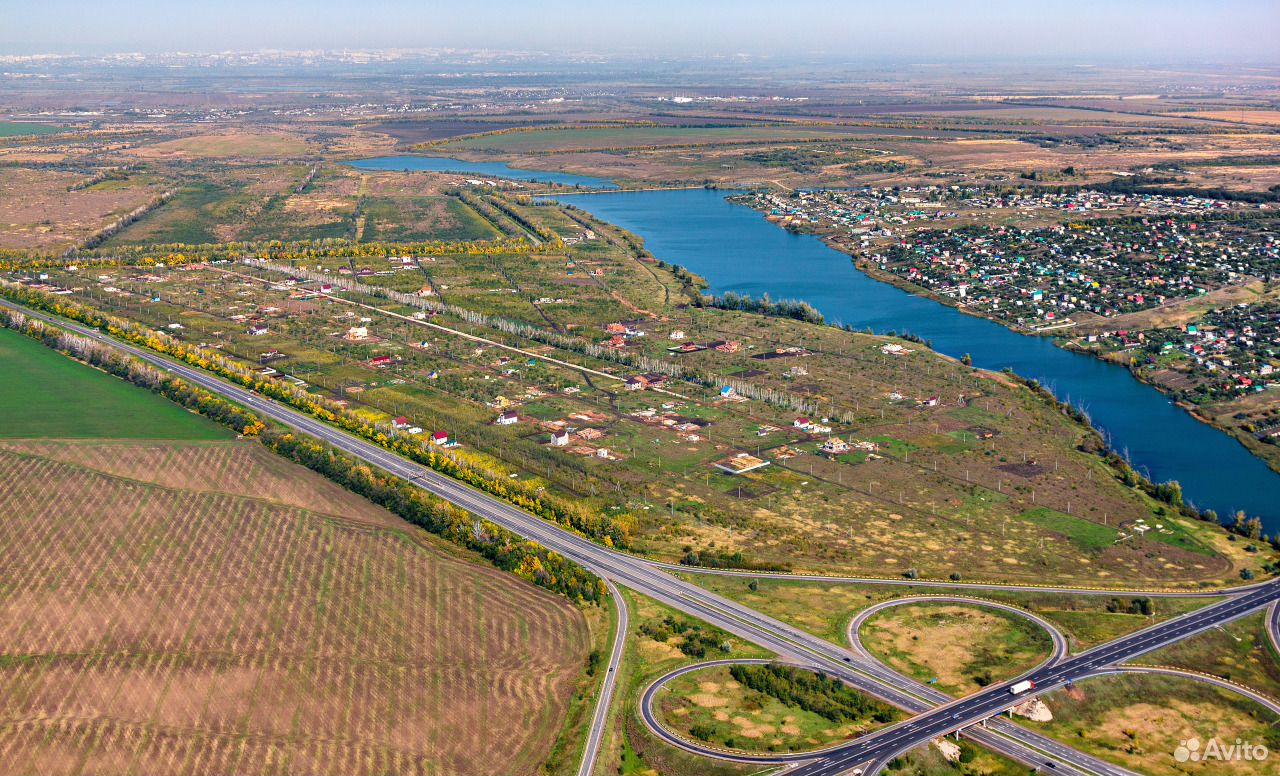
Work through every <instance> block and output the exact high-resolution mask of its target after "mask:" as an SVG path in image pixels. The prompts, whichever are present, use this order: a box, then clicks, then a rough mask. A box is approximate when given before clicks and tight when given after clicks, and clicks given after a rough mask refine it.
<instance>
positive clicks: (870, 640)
mask: <svg viewBox="0 0 1280 776" xmlns="http://www.w3.org/2000/svg"><path fill="white" fill-rule="evenodd" d="M859 635H860V636H861V638H862V643H863V646H865V647H866V648H867V649H868V651H870V652H871V653H872V654H873V655H876V656H877V657H879V658H881V659H882V660H884V661H885V662H886V663H888V664H889V665H890V666H892V667H893V668H895V669H897V670H898V671H901V672H902V673H904V674H906V675H908V676H912V677H914V678H916V679H919V680H921V681H926V682H928V681H931V680H935V679H936V681H933V684H934V685H935V686H937V688H938V689H940V690H942V691H943V692H946V693H951V694H952V695H967V694H969V693H971V692H975V691H977V690H979V689H981V688H983V687H986V686H987V685H989V684H992V683H994V682H1002V681H1004V680H1005V679H1010V678H1012V677H1014V676H1017V675H1018V674H1021V673H1022V672H1024V671H1027V670H1028V669H1030V668H1032V667H1034V666H1035V665H1036V664H1037V663H1039V662H1040V661H1042V660H1044V659H1045V658H1046V657H1048V656H1049V649H1050V643H1049V637H1048V635H1047V634H1045V632H1044V631H1043V630H1041V629H1040V628H1039V627H1037V626H1036V625H1034V624H1032V623H1030V622H1028V621H1026V620H1023V619H1022V618H1020V617H1017V616H1016V615H1012V614H1007V613H1005V612H1002V611H998V610H995V609H986V608H983V607H980V606H966V605H963V604H951V603H918V604H903V605H902V606H895V607H891V608H889V609H886V610H884V611H882V612H880V613H878V614H876V615H874V616H872V617H871V619H869V620H867V622H866V623H864V624H863V626H862V633H861V634H859Z"/></svg>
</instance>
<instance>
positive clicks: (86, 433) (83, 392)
mask: <svg viewBox="0 0 1280 776" xmlns="http://www.w3.org/2000/svg"><path fill="white" fill-rule="evenodd" d="M0 364H2V365H3V368H0V438H6V439H39V438H50V439H57V438H62V439H89V438H103V439H225V438H227V437H229V436H230V433H229V432H227V431H225V430H223V429H222V428H221V427H220V426H217V425H214V424H213V423H212V422H210V421H208V420H205V419H204V418H202V417H200V416H199V415H194V414H192V413H190V412H187V411H186V410H184V409H182V408H181V407H179V406H178V405H176V404H173V403H171V402H169V401H167V400H165V399H162V398H160V397H159V396H156V395H154V394H151V393H149V392H147V391H145V390H143V389H141V388H138V387H136V386H133V385H130V384H129V383H126V382H124V381H123V380H119V379H117V378H115V377H112V376H110V375H107V374H104V373H102V372H99V371H97V370H95V369H91V368H90V367H87V366H84V365H83V364H79V363H77V362H75V361H73V360H71V359H70V358H67V357H66V356H64V355H62V354H61V353H57V352H55V351H52V350H50V349H48V348H46V347H45V346H44V345H41V344H40V343H38V342H36V341H35V340H31V339H28V338H27V337H24V336H23V335H21V334H18V333H17V332H14V331H10V330H9V329H0Z"/></svg>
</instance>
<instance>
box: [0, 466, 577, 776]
mask: <svg viewBox="0 0 1280 776" xmlns="http://www.w3.org/2000/svg"><path fill="white" fill-rule="evenodd" d="M132 444H133V443H131V446H132ZM224 444H225V445H226V446H227V447H228V448H229V449H230V450H232V451H240V452H244V448H245V447H246V446H247V445H246V443H234V442H228V443H224ZM107 447H108V448H109V445H108V446H107ZM19 449H20V448H19ZM44 450H45V447H42V446H41V445H38V444H36V445H33V446H32V448H31V449H30V450H22V451H21V452H19V451H18V449H15V448H14V446H13V445H10V446H9V447H8V448H6V449H5V450H3V451H0V467H2V468H3V470H4V471H5V472H6V473H8V480H7V481H8V482H10V483H19V484H20V485H19V486H18V487H8V488H6V489H5V490H4V491H3V493H0V513H3V514H4V515H5V516H6V517H5V520H4V521H3V522H2V523H0V580H3V581H2V582H0V612H2V613H3V614H2V615H0V616H2V617H3V620H4V622H5V623H6V628H5V632H4V635H3V636H0V699H3V700H0V707H2V710H0V772H4V773H30V772H43V773H106V772H111V773H157V774H163V773H192V772H212V773H246V774H247V773H291V772H307V773H372V772H396V773H442V772H443V773H530V772H534V771H536V770H537V769H538V767H539V766H540V764H541V763H542V761H543V759H544V758H545V757H546V755H547V753H548V752H549V751H550V748H551V745H552V743H553V741H554V739H555V737H556V735H557V733H558V732H559V729H560V725H561V721H562V719H563V715H564V713H565V709H566V706H567V703H568V701H569V696H570V695H571V693H572V691H573V688H574V685H575V681H576V679H577V677H578V674H579V671H580V669H581V667H582V665H583V662H584V660H585V657H586V652H587V650H588V648H589V637H588V634H587V629H586V626H585V622H584V620H583V618H582V616H581V615H580V614H579V613H578V612H576V611H575V610H574V609H573V607H572V606H571V605H570V604H568V603H567V602H565V601H563V600H561V599H559V598H556V597H554V596H552V595H550V594H547V593H544V592H542V591H540V590H538V589H537V588H535V587H533V586H531V585H528V584H525V583H524V582H521V581H519V580H517V579H515V578H513V577H511V576H508V575H505V574H502V573H501V572H498V571H496V570H493V569H490V568H486V567H483V566H480V565H477V564H474V563H470V562H468V561H466V560H462V559H459V558H458V557H455V556H452V555H451V554H450V553H448V552H446V550H444V549H442V548H441V547H439V546H438V545H437V544H436V543H434V542H432V541H429V540H428V538H427V537H424V536H423V535H422V534H421V533H420V532H417V531H415V530H414V529H411V528H409V527H408V526H404V527H403V528H387V527H385V526H388V525H394V524H395V523H396V522H397V521H396V519H395V518H394V516H392V515H390V514H388V513H385V512H383V511H382V510H380V509H378V508H376V507H374V506H373V505H372V504H368V503H363V504H362V505H361V507H360V508H357V507H356V505H352V504H344V505H342V506H341V511H342V512H343V515H342V517H333V516H326V515H322V514H320V513H317V512H314V511H311V510H308V509H302V508H298V507H297V506H293V505H291V504H289V503H287V502H288V501H306V500H308V498H311V499H322V498H323V497H324V496H325V495H326V494H325V492H324V491H325V488H326V487H327V483H320V484H319V485H317V487H318V489H319V491H318V493H317V494H315V495H314V496H310V497H308V496H306V495H305V494H302V495H300V494H298V493H297V492H296V491H297V489H299V488H302V487H305V485H307V484H314V483H317V482H318V480H317V478H316V477H315V475H312V474H310V473H309V472H306V471H305V470H302V469H300V468H296V467H290V468H294V472H293V479H294V480H295V485H294V489H295V491H294V492H293V493H292V494H288V495H287V498H286V499H285V500H279V499H277V498H276V497H275V495H274V494H270V495H268V496H267V497H248V496H245V495H241V494H240V493H239V492H236V491H235V490H229V491H227V492H211V491H208V490H205V488H207V487H208V486H209V485H210V482H209V481H208V479H207V478H204V477H203V476H202V475H201V474H199V473H198V467H197V464H198V463H199V462H201V461H203V460H205V459H204V456H205V455H206V450H205V448H204V447H202V446H199V445H188V446H179V447H177V448H175V449H174V451H173V452H172V456H171V463H170V465H167V466H164V467H161V468H163V469H167V470H171V471H189V472H193V476H192V480H193V484H194V485H196V486H197V488H198V489H194V490H193V489H187V488H184V487H168V486H162V485H159V484H156V483H155V482H154V479H155V478H153V477H150V476H148V475H149V473H135V476H136V477H137V478H131V477H125V476H119V474H107V473H105V472H101V471H97V470H96V469H94V468H92V467H91V466H88V465H75V464H71V463H66V462H63V461H57V460H52V459H51V458H49V457H46V456H45V455H43V454H41V453H42V452H43V451H44ZM109 453H110V450H109V449H108V451H107V453H106V454H104V455H103V458H102V460H110V459H111V458H112V456H111V455H110V454H109ZM121 457H123V458H125V459H134V460H135V462H136V451H135V450H133V449H125V450H124V451H122V454H121ZM188 459H190V460H188ZM86 463H92V461H90V460H86ZM228 465H229V466H241V467H247V468H242V469H241V470H240V471H241V475H240V476H243V477H244V478H245V479H246V481H252V480H253V479H255V478H256V476H257V475H258V474H259V473H260V471H261V468H262V467H261V462H260V461H256V460H253V459H252V458H250V462H249V463H248V464H247V465H246V464H245V463H244V462H243V461H236V462H234V463H229V464H228ZM108 468H110V467H108ZM157 474H160V475H162V476H164V472H159V471H157ZM279 474H280V473H279V472H266V473H265V479H266V480H267V481H272V480H273V478H276V477H278V476H279ZM21 483H31V485H29V486H23V485H21ZM401 525H403V524H402V523H401ZM494 730H500V731H502V735H496V736H495V735H492V731H494Z"/></svg>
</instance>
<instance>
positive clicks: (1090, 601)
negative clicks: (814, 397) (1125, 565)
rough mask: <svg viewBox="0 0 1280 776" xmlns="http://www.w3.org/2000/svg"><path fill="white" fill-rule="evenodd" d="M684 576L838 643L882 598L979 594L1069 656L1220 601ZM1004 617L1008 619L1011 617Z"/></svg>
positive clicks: (906, 606) (891, 613) (844, 642)
mask: <svg viewBox="0 0 1280 776" xmlns="http://www.w3.org/2000/svg"><path fill="white" fill-rule="evenodd" d="M684 577H685V579H688V580H689V581H691V582H694V583H695V584H698V585H701V586H702V587H705V588H707V589H708V590H711V591H712V592H715V593H718V594H720V595H723V596H725V597H727V598H731V599H733V600H735V601H738V602H739V603H742V604H745V605H746V606H749V607H751V608H752V609H755V610H756V611H759V612H762V613H764V614H768V615H770V616H772V617H776V618H778V619H779V620H782V621H783V622H786V623H790V624H791V625H794V626H796V627H798V628H802V629H804V630H806V631H808V632H810V633H812V634H813V635H815V636H818V637H820V638H824V639H826V640H828V641H830V642H832V643H833V644H840V645H842V646H843V645H847V644H848V639H847V630H848V626H849V622H850V620H852V619H853V617H854V615H856V614H857V613H858V612H859V611H861V610H863V609H865V608H866V607H868V606H871V605H873V604H877V603H880V602H882V601H888V600H893V599H898V598H903V597H905V596H910V595H957V596H962V597H977V598H979V599H988V600H992V601H998V602H1000V603H1005V604H1011V605H1013V606H1018V607H1021V608H1023V609H1027V610H1030V611H1032V612H1035V613H1036V614H1038V615H1040V616H1041V617H1043V618H1045V619H1046V620H1048V621H1050V622H1052V623H1054V624H1055V625H1057V626H1058V628H1059V629H1061V630H1062V631H1063V633H1064V635H1065V636H1066V637H1067V641H1068V644H1069V646H1070V649H1071V651H1072V652H1073V653H1074V652H1080V651H1082V650H1084V649H1087V648H1089V647H1092V646H1095V645H1097V644H1101V643H1103V642H1106V641H1110V640H1112V639H1114V638H1117V637H1119V636H1122V635H1124V634H1126V633H1132V632H1133V631H1136V630H1139V629H1141V628H1145V627H1147V626H1148V625H1151V624H1154V623H1156V622H1159V621H1161V620H1164V619H1167V618H1169V617H1173V616H1176V615H1179V614H1185V613H1186V612H1189V611H1192V610H1195V609H1199V608H1200V607H1202V606H1206V605H1208V604H1210V603H1213V602H1214V601H1216V600H1218V599H1216V598H1181V599H1180V598H1152V597H1147V596H1142V595H1128V596H1120V595H1081V594H1073V593H1052V592H1048V591H1046V592H1043V593H1041V592H1017V591H1001V590H972V589H966V588H961V587H945V586H944V587H932V586H930V587H918V586H911V585H909V584H906V585H876V584H864V583H857V582H806V581H795V580H782V579H770V578H768V576H766V575H761V576H760V577H757V578H751V577H744V576H716V575H712V574H685V575H684ZM978 603H980V601H979V602H978ZM925 605H926V604H925V603H923V602H922V603H921V604H918V606H925ZM944 605H945V604H944ZM912 606H917V604H903V605H902V606H901V607H892V608H889V609H887V610H886V611H885V612H882V613H881V615H879V616H886V615H887V616H890V617H893V616H894V615H895V612H896V610H897V609H899V608H902V609H909V608H911V607H912ZM982 611H985V612H991V616H995V615H996V612H995V611H994V610H982ZM1144 612H1149V614H1147V613H1144ZM1009 616H1010V617H1013V615H1009ZM875 619H877V618H872V620H871V622H874V621H875ZM1034 641H1038V639H1034ZM922 643H923V639H922ZM930 676H932V674H931V675H930ZM924 678H925V679H928V678H930V677H924Z"/></svg>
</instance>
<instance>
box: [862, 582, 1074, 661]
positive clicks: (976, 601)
mask: <svg viewBox="0 0 1280 776" xmlns="http://www.w3.org/2000/svg"><path fill="white" fill-rule="evenodd" d="M930 601H935V602H941V603H958V604H966V605H969V606H983V607H986V608H989V609H999V610H1001V611H1004V612H1008V613H1010V614H1012V615H1014V616H1016V617H1021V618H1023V619H1025V620H1030V621H1031V622H1033V623H1035V624H1036V625H1038V626H1040V629H1041V630H1043V631H1044V632H1045V633H1047V634H1049V640H1050V641H1051V642H1052V643H1053V649H1052V650H1051V651H1050V652H1049V656H1048V657H1046V658H1045V664H1046V665H1047V664H1049V663H1052V662H1054V661H1057V660H1061V659H1063V658H1064V657H1066V656H1067V651H1068V650H1067V637H1066V636H1065V635H1063V633H1062V631H1060V630H1058V626H1056V625H1054V624H1053V623H1051V622H1049V621H1048V620H1046V619H1045V618H1043V617H1041V616H1040V615H1038V614H1036V613H1035V612H1029V611H1027V610H1026V609H1020V608H1018V607H1016V606H1013V605H1011V604H1005V603H1001V602H999V601H988V600H986V599H983V598H966V597H965V596H960V595H913V596H906V597H903V598H893V599H890V600H888V601H881V602H880V603H878V604H873V605H871V606H868V607H867V608H866V609H863V610H862V611H860V612H858V614H857V616H856V617H854V618H853V619H852V620H850V621H849V626H848V627H847V628H845V635H846V636H847V637H848V639H849V645H850V646H851V647H852V648H853V651H854V652H857V653H858V654H859V655H862V656H864V657H866V658H868V659H872V658H871V655H870V653H868V652H867V650H866V649H865V648H863V646H862V640H861V639H860V638H859V637H858V631H860V630H861V629H862V624H863V623H864V622H866V621H867V620H868V619H870V618H871V617H873V616H875V614H876V613H877V612H881V611H883V610H885V609H889V608H891V607H894V606H903V605H905V604H916V603H928V602H930ZM1036 667H1037V668H1039V667H1040V666H1036Z"/></svg>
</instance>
